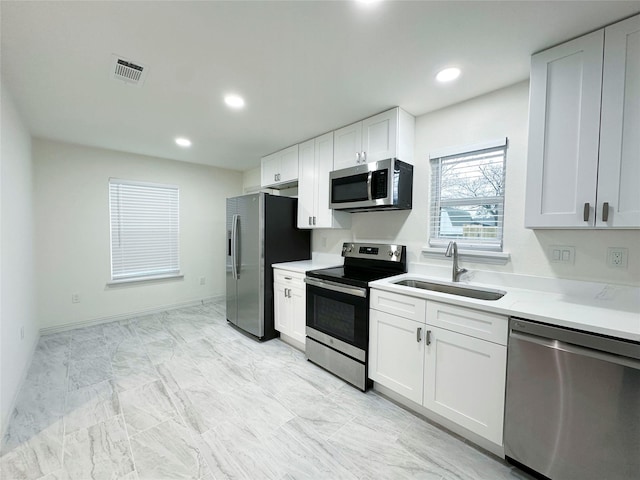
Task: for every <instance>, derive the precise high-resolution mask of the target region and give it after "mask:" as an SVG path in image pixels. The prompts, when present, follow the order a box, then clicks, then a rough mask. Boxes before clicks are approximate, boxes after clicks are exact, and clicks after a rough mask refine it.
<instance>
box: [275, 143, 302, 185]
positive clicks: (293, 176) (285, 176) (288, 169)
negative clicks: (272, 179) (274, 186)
mask: <svg viewBox="0 0 640 480" xmlns="http://www.w3.org/2000/svg"><path fill="white" fill-rule="evenodd" d="M279 155H280V172H279V173H280V182H281V183H288V182H295V181H296V180H298V145H293V146H291V147H289V148H285V149H284V150H281V151H280V152H279Z"/></svg>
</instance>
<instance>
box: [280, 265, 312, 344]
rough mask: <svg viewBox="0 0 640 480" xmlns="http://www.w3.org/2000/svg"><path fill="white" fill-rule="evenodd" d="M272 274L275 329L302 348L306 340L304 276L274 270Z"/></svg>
mask: <svg viewBox="0 0 640 480" xmlns="http://www.w3.org/2000/svg"><path fill="white" fill-rule="evenodd" d="M273 274H274V275H273V277H274V282H273V295H274V302H273V307H274V323H275V329H276V330H278V331H279V332H280V333H281V334H284V335H287V336H288V337H290V338H292V339H293V340H295V341H296V342H298V343H299V344H300V345H298V346H300V347H303V346H304V344H305V339H306V322H305V315H306V310H305V308H306V307H305V301H306V289H305V284H304V274H300V273H297V272H290V271H287V270H281V269H275V268H274V271H273Z"/></svg>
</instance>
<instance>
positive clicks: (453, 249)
mask: <svg viewBox="0 0 640 480" xmlns="http://www.w3.org/2000/svg"><path fill="white" fill-rule="evenodd" d="M444 256H445V257H451V256H453V271H452V273H451V281H452V282H458V281H459V280H460V275H462V274H463V273H465V272H466V271H467V269H466V268H460V267H458V244H457V243H456V242H449V245H448V246H447V251H446V252H444Z"/></svg>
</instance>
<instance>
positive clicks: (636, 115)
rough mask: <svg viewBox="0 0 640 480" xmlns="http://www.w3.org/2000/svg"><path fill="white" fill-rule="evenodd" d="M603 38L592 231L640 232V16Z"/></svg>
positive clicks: (627, 21) (624, 23)
mask: <svg viewBox="0 0 640 480" xmlns="http://www.w3.org/2000/svg"><path fill="white" fill-rule="evenodd" d="M604 35H605V41H604V72H603V79H602V120H601V127H600V163H599V166H598V199H597V201H598V211H597V212H596V217H597V219H596V226H604V227H607V226H608V227H640V188H639V187H638V179H640V135H639V133H640V15H637V16H635V17H632V18H629V19H627V20H624V21H622V22H619V23H616V24H615V25H612V26H610V27H607V28H605V30H604ZM605 202H606V203H608V205H609V212H608V220H607V221H606V222H605V221H603V218H602V215H603V208H604V203H605Z"/></svg>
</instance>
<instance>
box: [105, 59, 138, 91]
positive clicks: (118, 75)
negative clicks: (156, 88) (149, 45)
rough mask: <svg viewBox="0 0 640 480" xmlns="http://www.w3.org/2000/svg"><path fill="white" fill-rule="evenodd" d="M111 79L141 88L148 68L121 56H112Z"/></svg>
mask: <svg viewBox="0 0 640 480" xmlns="http://www.w3.org/2000/svg"><path fill="white" fill-rule="evenodd" d="M111 59H112V60H111V78H113V79H115V80H121V81H123V82H125V83H129V84H131V85H136V86H138V87H141V86H142V84H143V83H144V80H145V78H146V76H147V67H145V66H144V65H141V64H139V63H134V62H132V61H131V60H128V59H126V58H123V57H121V56H119V55H112V56H111Z"/></svg>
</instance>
